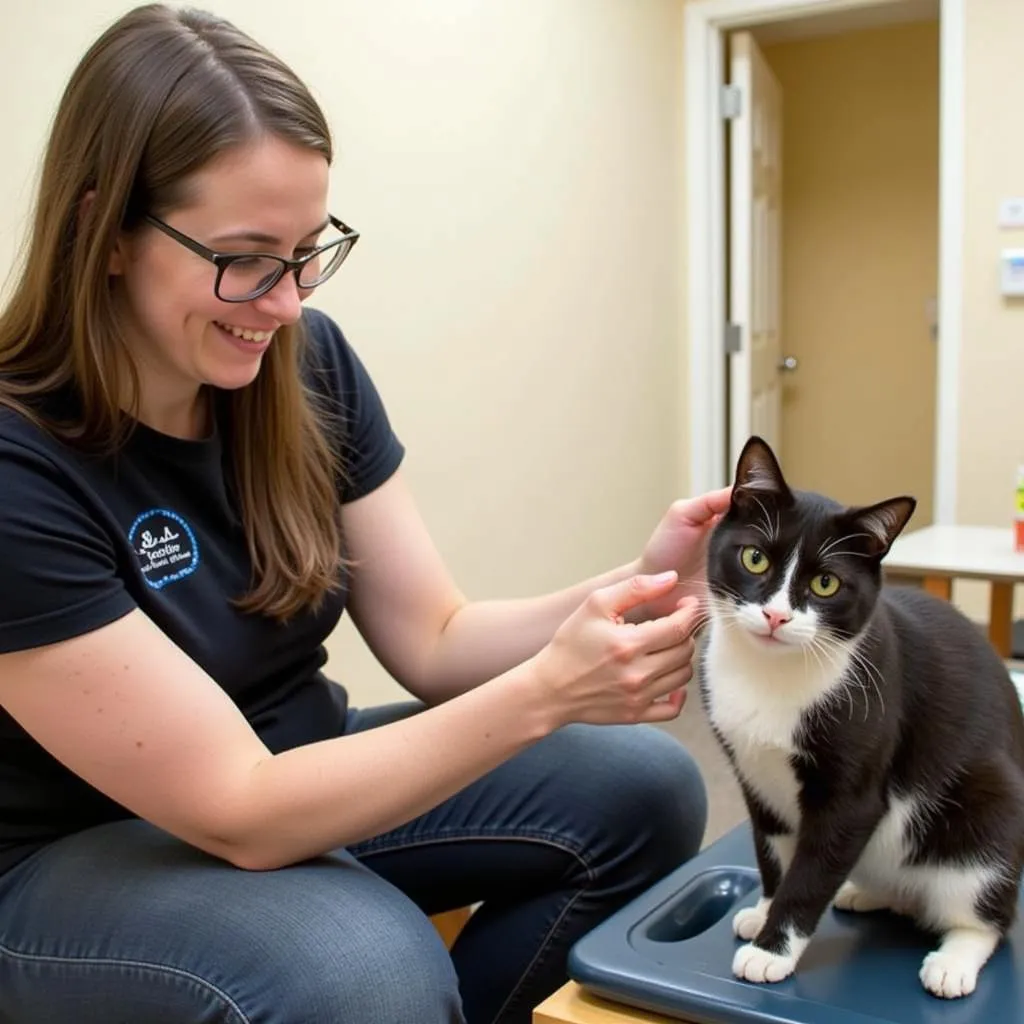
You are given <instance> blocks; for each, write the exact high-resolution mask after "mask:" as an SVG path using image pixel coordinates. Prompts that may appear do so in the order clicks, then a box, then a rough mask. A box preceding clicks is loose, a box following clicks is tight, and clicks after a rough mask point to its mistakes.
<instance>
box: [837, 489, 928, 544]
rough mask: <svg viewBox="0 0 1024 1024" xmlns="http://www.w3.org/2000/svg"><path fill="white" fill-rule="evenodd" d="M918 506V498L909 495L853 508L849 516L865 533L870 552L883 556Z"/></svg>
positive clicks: (858, 530)
mask: <svg viewBox="0 0 1024 1024" xmlns="http://www.w3.org/2000/svg"><path fill="white" fill-rule="evenodd" d="M915 508H917V499H916V498H911V497H910V496H909V495H903V496H901V497H899V498H889V499H888V500H887V501H880V502H879V503H878V504H877V505H868V506H867V507H865V508H857V509H853V510H851V512H850V515H849V518H850V520H851V522H852V524H853V527H854V529H855V530H857V532H859V533H861V534H863V535H864V538H863V539H864V545H865V547H866V548H867V551H868V554H870V555H871V556H872V557H874V558H882V557H884V556H885V555H886V554H888V552H889V548H890V547H892V542H893V541H894V540H895V539H896V538H897V537H898V536H899V535H900V533H901V532H902V531H903V528H904V527H905V526H906V525H907V523H908V522H909V520H910V517H911V516H912V515H913V514H914V509H915Z"/></svg>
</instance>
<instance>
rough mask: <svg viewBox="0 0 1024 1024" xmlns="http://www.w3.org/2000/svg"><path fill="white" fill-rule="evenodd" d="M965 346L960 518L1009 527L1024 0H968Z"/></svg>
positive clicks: (1023, 136)
mask: <svg viewBox="0 0 1024 1024" xmlns="http://www.w3.org/2000/svg"><path fill="white" fill-rule="evenodd" d="M966 8H967V90H966V97H965V107H966V124H967V146H966V174H965V182H964V196H965V201H966V224H965V237H964V324H963V329H964V344H963V350H962V352H961V355H960V389H959V396H960V450H959V453H958V459H957V471H958V483H959V487H958V494H957V499H958V500H957V515H958V517H959V518H960V519H961V520H962V521H964V522H970V523H982V524H984V523H992V524H996V525H1000V526H1005V525H1008V524H1009V522H1010V517H1011V515H1012V508H1013V488H1014V480H1015V469H1016V467H1017V466H1018V465H1019V464H1022V463H1024V301H1022V300H1020V299H1016V300H1007V299H1004V298H1003V297H1002V296H1001V295H1000V294H999V269H998V257H999V251H1000V249H1002V248H1004V247H1010V246H1015V247H1020V246H1024V231H1020V230H1018V231H1006V230H1000V229H999V228H998V227H997V216H998V209H999V201H1000V199H1002V198H1005V197H1010V196H1020V195H1024V121H1022V118H1021V113H1020V110H1019V109H1017V107H1016V106H1015V104H1014V103H1013V102H1012V99H1011V97H1012V93H1010V94H1008V93H1007V88H1008V87H1010V88H1012V86H1013V83H1014V82H1019V81H1020V76H1021V70H1022V67H1024V63H1022V57H1021V52H1022V51H1021V40H1024V3H1021V2H1020V0H968V3H967V5H966Z"/></svg>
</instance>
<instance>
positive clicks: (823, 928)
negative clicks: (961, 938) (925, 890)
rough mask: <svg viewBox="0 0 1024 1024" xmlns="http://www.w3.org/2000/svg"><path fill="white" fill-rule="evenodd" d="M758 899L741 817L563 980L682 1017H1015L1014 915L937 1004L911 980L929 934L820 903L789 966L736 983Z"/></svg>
mask: <svg viewBox="0 0 1024 1024" xmlns="http://www.w3.org/2000/svg"><path fill="white" fill-rule="evenodd" d="M760 895H761V882H760V876H759V875H758V872H757V867H756V860H755V858H754V845H753V839H752V837H751V833H750V828H749V825H746V824H744V825H740V826H738V827H737V828H735V829H734V830H733V831H732V832H729V833H728V834H727V835H725V836H723V837H722V838H721V839H719V840H718V841H717V842H716V843H713V844H712V845H710V846H708V847H707V849H705V850H703V851H702V852H701V853H700V854H698V855H697V856H696V857H695V858H693V859H692V860H690V861H688V862H687V863H686V864H684V865H682V866H681V867H679V868H677V869H676V870H675V871H673V872H672V873H670V874H669V875H667V876H666V877H665V878H663V879H662V880H661V881H660V882H658V883H657V884H656V885H655V886H654V887H652V888H651V889H650V890H648V891H647V892H646V893H644V894H643V895H642V896H640V897H638V898H637V899H635V900H634V901H633V902H632V903H630V904H629V905H628V906H626V907H623V908H622V910H620V911H619V912H618V913H616V914H614V915H613V916H612V917H610V918H608V919H607V920H606V921H605V922H604V923H602V924H601V925H599V926H598V927H597V928H595V929H594V930H593V931H592V932H590V933H589V934H588V935H585V936H584V937H583V938H582V939H580V940H579V942H577V943H576V945H575V946H574V947H573V949H572V951H571V953H570V957H569V974H570V977H571V978H572V979H573V980H574V981H577V982H579V983H580V984H581V985H582V986H583V987H584V988H586V989H588V990H589V991H591V992H593V993H594V994H596V995H600V996H604V997H605V998H607V999H611V1000H614V1001H616V1002H619V1003H625V1004H627V1005H631V1006H636V1007H641V1008H643V1009H647V1010H654V1011H656V1012H658V1013H662V1014H665V1015H666V1016H669V1017H674V1018H678V1019H680V1020H685V1021H689V1022H692V1024H755V1022H756V1024H769V1022H770V1024H883V1022H884V1024H968V1022H970V1024H1017V1022H1020V1021H1024V913H1022V914H1021V917H1020V918H1018V921H1017V924H1016V926H1015V928H1014V931H1013V932H1012V933H1011V935H1010V938H1009V940H1008V941H1007V942H1005V943H1003V944H1002V945H1001V946H1000V947H999V948H998V949H997V950H996V952H995V953H994V954H993V956H992V958H991V959H990V960H989V962H988V963H987V964H986V965H985V967H984V968H983V969H982V972H981V975H980V976H979V978H978V987H977V988H976V989H975V991H974V992H973V993H972V994H971V995H969V996H964V997H963V998H961V999H954V1000H945V999H940V998H938V997H936V996H933V995H931V994H930V993H929V992H927V991H925V989H924V988H923V987H922V986H921V983H920V981H919V980H918V976H917V975H918V970H919V969H920V966H921V961H922V960H923V959H924V957H925V954H926V953H928V952H929V951H930V950H932V949H934V948H935V946H936V944H937V941H936V938H935V937H934V936H931V935H928V934H926V933H925V932H922V931H920V930H919V929H918V928H916V927H915V926H914V924H913V923H912V922H911V921H909V920H908V919H905V918H901V917H897V916H896V915H894V914H891V913H888V912H886V911H878V912H874V913H870V914H856V913H850V912H848V911H838V910H832V909H831V908H830V909H829V910H827V911H826V912H825V914H824V916H823V917H822V919H821V924H820V926H819V928H818V931H817V932H816V933H815V935H814V938H813V939H811V942H810V945H809V946H808V947H807V951H806V952H805V953H804V955H803V957H802V958H801V960H800V963H799V964H798V965H797V968H796V973H795V974H793V975H792V976H791V977H789V978H787V979H786V980H785V981H782V982H777V983H774V984H766V985H758V984H754V983H751V982H747V981H740V980H739V979H738V978H736V977H734V975H733V973H732V958H733V954H734V953H735V951H736V949H737V947H738V946H739V945H740V944H741V942H740V940H739V939H737V938H735V937H734V935H733V932H732V917H733V914H734V913H735V912H736V911H737V910H738V909H739V908H740V907H744V906H752V905H753V904H754V903H756V902H757V899H758V897H759V896H760ZM1022 902H1024V900H1022ZM1022 910H1024V907H1022Z"/></svg>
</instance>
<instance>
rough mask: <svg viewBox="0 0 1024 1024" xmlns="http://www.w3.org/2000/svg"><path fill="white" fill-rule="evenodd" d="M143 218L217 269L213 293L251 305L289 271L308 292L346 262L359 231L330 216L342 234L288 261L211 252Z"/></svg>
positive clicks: (166, 226) (257, 254)
mask: <svg viewBox="0 0 1024 1024" xmlns="http://www.w3.org/2000/svg"><path fill="white" fill-rule="evenodd" d="M144 219H145V220H146V221H148V222H149V223H150V224H152V225H153V226H154V227H155V228H159V229H160V230H161V231H162V232H163V233H164V234H165V235H168V236H169V237H170V238H173V239H174V240H175V241H176V242H179V243H180V244H181V245H183V246H185V248H186V249H191V250H192V252H194V253H195V254H196V255H197V256H202V258H203V259H204V260H208V261H209V262H210V263H212V264H213V265H214V266H215V267H216V268H217V279H216V280H215V281H214V284H213V291H214V294H215V295H216V296H217V298H218V299H220V300H221V301H222V302H250V301H251V300H253V299H258V298H259V297H260V296H261V295H266V293H267V292H269V291H270V289H271V288H273V287H274V285H276V284H277V282H278V281H280V280H281V278H282V277H284V275H285V274H287V273H288V271H291V272H292V273H293V274H294V275H295V281H296V283H297V284H298V286H299V287H300V288H303V289H305V290H307V291H308V290H309V289H310V288H316V287H317V285H321V284H323V283H324V281H326V280H327V278H329V277H330V276H331V275H332V274H333V273H334V272H335V271H336V270H337V269H338V267H340V266H341V265H342V263H344V262H345V257H346V256H348V254H349V253H350V252H351V251H352V246H353V245H355V244H356V242H357V241H358V239H359V232H358V231H353V230H352V228H350V227H349V226H348V225H347V224H345V223H343V222H342V221H340V220H338V218H337V217H334V216H329V217H328V223H329V224H330V225H331V227H333V228H335V230H337V231H340V232H341V235H340V236H339V237H338V238H332V239H331V240H330V241H329V242H327V243H326V244H324V245H320V246H317V247H316V248H315V249H313V250H312V251H311V252H308V253H306V255H305V256H300V257H299V258H298V259H295V260H288V259H285V258H284V257H283V256H275V255H273V254H272V253H266V252H230V253H228V252H214V251H213V250H212V249H208V248H207V247H206V246H205V245H203V244H202V242H197V241H196V240H195V239H194V238H189V236H188V235H184V234H182V233H181V232H180V231H178V229H177V228H172V227H171V226H170V224H165V223H164V222H163V221H162V220H160V219H159V218H158V217H153V216H151V215H150V214H146V215H145V218H144Z"/></svg>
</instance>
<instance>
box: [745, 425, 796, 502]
mask: <svg viewBox="0 0 1024 1024" xmlns="http://www.w3.org/2000/svg"><path fill="white" fill-rule="evenodd" d="M766 497H767V498H771V499H772V500H773V501H775V502H778V503H780V504H788V503H789V502H791V501H792V500H793V495H792V492H791V491H790V489H789V487H788V485H787V484H786V480H785V478H784V477H783V475H782V470H781V469H780V468H779V462H778V459H776V458H775V453H774V452H773V451H772V450H771V448H770V447H769V446H768V443H767V442H766V441H765V440H764V439H763V438H760V437H758V436H757V435H756V434H755V435H754V436H753V437H751V438H749V439H748V440H747V443H746V444H745V445H744V446H743V451H741V452H740V457H739V459H737V460H736V476H735V478H734V480H733V485H732V501H733V504H734V505H737V506H739V507H743V506H745V505H753V504H754V503H755V499H756V500H757V501H763V499H764V498H766Z"/></svg>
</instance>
